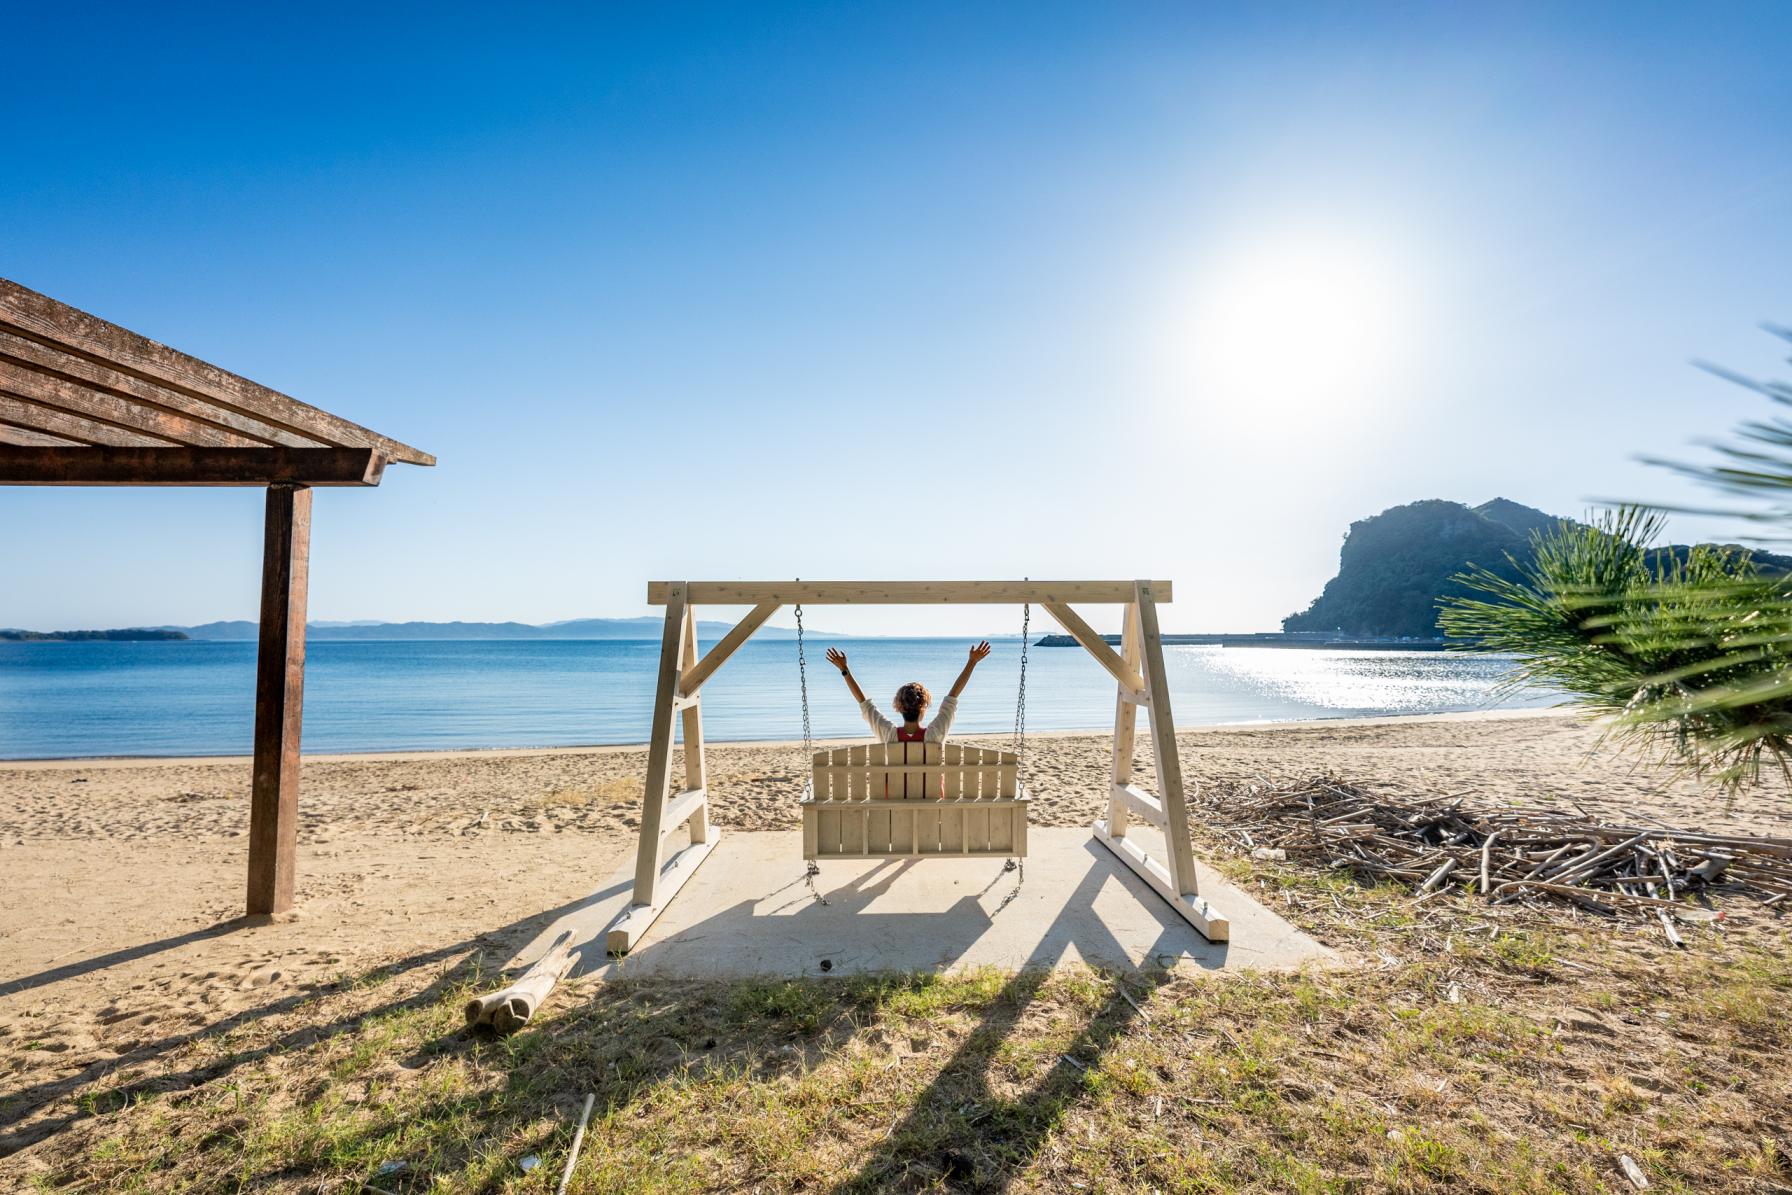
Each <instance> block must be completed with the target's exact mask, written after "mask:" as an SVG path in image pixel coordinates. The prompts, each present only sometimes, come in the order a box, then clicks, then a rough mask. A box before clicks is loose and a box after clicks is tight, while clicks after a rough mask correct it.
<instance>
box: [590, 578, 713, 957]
mask: <svg viewBox="0 0 1792 1195" xmlns="http://www.w3.org/2000/svg"><path fill="white" fill-rule="evenodd" d="M685 595H686V589H685V586H684V585H683V583H677V584H674V585H673V586H672V587H671V589H670V590H669V592H668V594H667V600H666V625H665V630H664V631H663V632H662V634H661V635H660V668H659V678H658V681H657V682H656V685H655V688H654V699H653V726H652V728H651V731H650V733H649V736H648V740H647V786H646V791H645V793H644V794H643V795H642V801H641V841H640V845H639V847H638V849H637V852H636V855H635V896H634V901H633V903H631V904H630V905H629V907H628V908H627V909H625V910H623V912H622V913H621V915H619V916H618V917H617V918H616V920H615V921H613V922H611V923H610V926H609V929H608V931H607V933H606V935H605V938H606V947H607V949H608V950H609V952H610V953H611V954H625V953H627V952H628V951H630V950H633V949H634V948H635V946H636V945H637V944H638V943H639V942H640V940H641V938H642V936H643V935H645V934H646V933H647V929H648V927H649V926H651V925H652V924H653V923H654V921H655V919H657V918H658V917H659V915H660V914H661V913H662V912H664V911H665V908H666V905H667V904H668V903H670V902H671V900H672V898H673V897H674V896H677V895H678V890H679V889H680V888H682V887H684V885H685V882H686V881H687V880H689V879H690V878H691V876H692V875H693V874H694V873H695V872H696V870H697V867H698V865H699V864H701V863H702V862H703V860H705V859H706V858H708V857H709V853H710V852H711V851H712V850H714V849H715V845H716V843H717V842H718V841H719V840H720V838H721V831H720V830H718V829H717V828H716V827H715V826H713V825H711V824H710V823H709V810H708V797H707V793H706V792H705V790H704V788H703V787H702V780H703V725H702V721H701V716H700V715H698V714H697V707H696V705H695V704H694V702H695V698H694V697H693V698H689V699H687V698H685V697H683V696H681V695H680V691H679V690H680V680H681V677H682V675H683V673H684V671H685V669H686V668H688V667H690V666H691V665H694V664H695V663H696V657H697V637H696V628H695V619H694V617H693V615H692V613H691V610H690V606H689V603H688V602H687V601H686V600H685ZM681 709H682V710H683V713H684V725H685V770H686V776H687V784H686V791H684V792H681V793H679V794H678V796H677V797H676V798H674V797H672V796H671V793H670V782H671V778H672V746H673V744H672V739H673V729H674V727H673V724H674V721H675V716H676V715H677V714H678V713H679V712H680V710H681ZM693 732H695V733H694V734H693ZM693 764H694V765H695V768H696V775H695V777H694V780H695V783H691V780H692V779H693V777H691V775H690V773H691V769H692V767H693ZM687 821H688V822H690V823H691V842H690V845H688V846H686V847H684V848H683V849H681V850H679V851H676V852H675V853H673V854H672V856H671V857H670V858H667V857H666V856H665V835H666V832H667V831H668V830H674V829H677V828H678V827H679V826H680V825H682V824H684V823H685V822H687Z"/></svg>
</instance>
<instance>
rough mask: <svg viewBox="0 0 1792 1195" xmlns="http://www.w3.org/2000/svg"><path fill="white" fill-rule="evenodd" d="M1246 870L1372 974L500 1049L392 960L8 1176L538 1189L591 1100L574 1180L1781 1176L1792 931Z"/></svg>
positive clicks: (939, 993) (1244, 978)
mask: <svg viewBox="0 0 1792 1195" xmlns="http://www.w3.org/2000/svg"><path fill="white" fill-rule="evenodd" d="M1239 876H1240V880H1241V882H1245V883H1248V884H1251V885H1254V886H1257V890H1258V891H1259V892H1261V893H1262V894H1263V897H1264V899H1266V901H1268V902H1269V903H1270V904H1271V907H1277V905H1278V904H1282V907H1283V909H1284V910H1285V911H1286V913H1287V915H1289V916H1291V917H1294V918H1295V919H1297V920H1301V919H1305V921H1306V923H1307V924H1309V925H1310V926H1311V927H1312V928H1313V929H1314V930H1315V931H1316V932H1325V933H1327V934H1328V936H1329V937H1330V938H1331V940H1333V941H1337V942H1342V943H1343V944H1344V945H1345V946H1346V947H1348V948H1351V949H1352V950H1354V951H1355V953H1356V954H1357V955H1358V956H1359V957H1360V958H1361V959H1362V962H1361V963H1360V964H1355V965H1351V966H1347V967H1343V968H1338V969H1330V970H1314V971H1309V972H1305V973H1298V974H1248V973H1247V974H1224V975H1207V974H1203V973H1198V972H1193V973H1174V974H1156V975H1140V976H1130V977H1125V978H1121V977H1117V976H1114V975H1109V974H1103V973H1099V972H1096V971H1091V970H1087V969H1067V970H1061V971H1059V972H1057V973H1055V974H1051V975H1044V974H1038V973H1027V974H1022V975H1018V976H1016V975H1008V974H1004V973H1001V972H997V971H976V972H971V973H967V974H964V975H956V976H951V977H941V976H936V975H912V976H910V975H902V976H888V977H875V978H843V979H833V980H791V981H780V982H758V983H735V984H725V983H689V982H679V983H674V982H665V981H648V980H635V979H622V980H617V981H613V982H609V983H604V984H597V983H581V984H574V985H569V986H568V987H567V988H566V989H565V990H563V992H562V993H560V994H558V995H556V997H555V998H554V1000H553V1001H552V1002H551V1003H550V1005H549V1007H548V1010H547V1011H546V1013H545V1014H544V1015H543V1016H542V1017H540V1018H539V1019H538V1020H537V1021H536V1023H534V1024H532V1025H530V1026H529V1027H528V1028H527V1029H525V1030H524V1031H523V1032H522V1033H520V1034H518V1035H516V1036H514V1037H511V1038H507V1039H494V1038H491V1037H486V1036H476V1035H469V1034H467V1033H466V1032H465V1030H464V1029H463V1027H462V1017H461V1007H462V1004H463V1002H464V1000H465V999H466V997H467V995H468V993H469V992H470V991H473V990H476V989H477V987H479V986H481V984H482V983H483V980H482V979H481V978H480V976H479V974H478V972H477V970H476V969H475V968H473V967H471V966H470V965H469V964H468V962H467V961H466V960H464V959H463V960H461V961H460V962H459V963H458V964H457V963H456V962H455V961H454V960H447V959H444V960H438V961H437V962H435V963H432V964H431V966H430V967H427V968H416V967H411V968H406V967H403V966H395V967H392V968H390V969H388V970H384V971H381V972H378V973H376V974H373V975H370V976H363V977H360V978H357V979H352V980H351V981H349V982H345V983H344V984H342V985H340V986H339V987H337V988H336V989H335V990H332V991H328V992H325V993H323V994H320V995H317V996H315V997H313V998H309V999H306V1000H304V1001H303V1002H300V1003H297V1004H296V1005H295V1006H293V1007H291V1008H288V1009H286V1010H284V1011H282V1012H280V1013H278V1014H276V1015H269V1016H266V1017H262V1018H260V1019H255V1018H250V1019H247V1020H244V1021H243V1022H242V1023H240V1024H236V1025H234V1026H231V1027H229V1028H228V1029H227V1030H224V1031H220V1032H217V1033H215V1034H202V1035H200V1036H199V1037H197V1038H195V1039H194V1040H193V1041H191V1042H189V1043H187V1044H186V1045H185V1046H183V1047H181V1048H180V1049H179V1050H177V1051H175V1052H172V1053H170V1054H169V1055H167V1056H166V1057H163V1058H161V1059H159V1060H157V1062H156V1064H155V1065H153V1066H149V1065H146V1066H144V1067H142V1068H133V1069H130V1070H120V1071H114V1072H112V1073H110V1074H107V1075H104V1076H102V1077H101V1078H99V1079H98V1080H97V1081H95V1082H93V1083H90V1084H89V1085H87V1086H86V1087H85V1088H83V1089H81V1090H80V1091H79V1092H78V1093H77V1094H76V1096H75V1098H74V1099H73V1100H72V1104H73V1108H72V1112H71V1114H70V1115H71V1119H70V1121H69V1123H68V1125H67V1126H66V1127H64V1128H63V1129H62V1130H61V1131H60V1132H58V1133H56V1134H55V1135H53V1136H52V1137H50V1138H49V1139H48V1140H46V1141H43V1142H41V1143H39V1144H38V1145H36V1146H34V1147H33V1148H32V1149H30V1150H29V1151H27V1155H22V1156H28V1158H29V1160H30V1163H31V1166H32V1167H33V1169H32V1170H31V1171H30V1172H29V1176H28V1178H26V1179H23V1180H21V1182H25V1181H28V1182H30V1183H32V1184H35V1185H36V1186H37V1187H39V1188H42V1189H56V1188H59V1187H62V1186H75V1185H81V1184H84V1189H88V1190H102V1189H103V1190H122V1191H132V1190H135V1191H145V1192H168V1191H177V1190H178V1191H185V1190H194V1191H219V1192H225V1191H246V1190H257V1191H259V1190H270V1189H271V1190H291V1191H315V1190H320V1189H324V1190H353V1189H355V1188H356V1187H357V1186H358V1185H359V1184H361V1183H365V1182H371V1183H373V1184H375V1185H376V1186H378V1187H380V1188H382V1189H384V1190H387V1191H392V1192H406V1193H414V1192H425V1191H506V1192H510V1191H514V1192H539V1191H551V1190H552V1189H553V1186H554V1184H555V1183H556V1182H557V1181H558V1173H559V1168H560V1166H561V1164H562V1163H563V1161H564V1158H565V1153H566V1149H567V1147H568V1145H569V1143H570V1138H571V1130H572V1124H573V1121H574V1119H575V1117H576V1114H577V1110H578V1107H579V1104H580V1102H581V1101H582V1097H583V1094H584V1093H585V1092H588V1091H589V1092H595V1093H596V1096H597V1102H596V1111H595V1112H594V1114H593V1118H592V1122H591V1126H590V1128H589V1130H588V1134H587V1140H586V1144H585V1147H584V1149H583V1151H582V1154H581V1158H580V1162H579V1166H578V1169H577V1171H576V1174H575V1177H574V1182H573V1187H572V1189H573V1190H575V1191H579V1192H585V1193H592V1192H611V1191H647V1192H654V1191H665V1192H678V1191H689V1190H702V1189H710V1190H740V1189H758V1190H765V1191H842V1192H853V1191H863V1192H872V1191H885V1190H921V1191H929V1190H996V1189H1010V1190H1040V1191H1060V1190H1076V1189H1083V1190H1089V1191H1107V1190H1111V1191H1121V1190H1125V1191H1144V1190H1158V1191H1166V1192H1169V1191H1179V1192H1180V1191H1188V1192H1219V1191H1238V1190H1244V1191H1278V1192H1281V1191H1287V1192H1360V1191H1368V1190H1395V1191H1411V1192H1457V1191H1496V1190H1497V1191H1535V1192H1555V1191H1621V1190H1625V1189H1627V1185H1626V1184H1625V1183H1624V1180H1623V1179H1622V1176H1621V1175H1620V1173H1619V1171H1618V1169H1617V1162H1616V1158H1617V1155H1618V1154H1619V1153H1626V1154H1628V1155H1629V1156H1631V1157H1632V1158H1634V1159H1635V1160H1636V1161H1637V1162H1638V1163H1639V1164H1640V1165H1642V1166H1643V1167H1644V1168H1645V1170H1646V1171H1647V1172H1648V1174H1649V1176H1650V1179H1651V1182H1652V1183H1653V1184H1654V1186H1655V1188H1657V1189H1660V1190H1665V1191H1695V1190H1696V1191H1737V1192H1743V1191H1760V1190H1765V1189H1769V1188H1770V1185H1771V1184H1779V1185H1781V1186H1787V1185H1792V1164H1789V1161H1788V1154H1789V1152H1792V1144H1789V1142H1788V1137H1787V1131H1788V1130H1787V1124H1786V1120H1785V1115H1784V1110H1785V1108H1786V1107H1788V1106H1792V1067H1788V1066H1787V1064H1786V1063H1787V1058H1788V1055H1789V1054H1792V1029H1789V1028H1788V1025H1787V1018H1786V1016H1785V1010H1786V1009H1787V1008H1788V1007H1792V938H1789V936H1788V934H1787V932H1786V931H1785V929H1784V928H1783V927H1779V926H1775V925H1771V924H1770V925H1767V926H1764V927H1760V928H1758V929H1757V930H1756V931H1755V932H1753V933H1750V934H1746V935H1744V934H1736V933H1731V934H1730V936H1728V937H1726V936H1725V935H1724V934H1723V933H1721V932H1718V931H1716V930H1705V929H1699V930H1697V931H1696V932H1694V933H1693V934H1692V935H1690V937H1689V941H1690V942H1691V949H1689V950H1687V951H1684V952H1671V951H1665V950H1663V949H1661V948H1660V946H1659V944H1658V942H1656V941H1654V940H1652V939H1650V938H1648V937H1646V936H1643V935H1640V934H1634V933H1610V932H1605V931H1598V932H1594V931H1588V930H1585V929H1577V928H1575V927H1573V926H1564V925H1552V924H1550V923H1547V922H1542V921H1536V922H1514V923H1512V924H1497V923H1491V922H1489V921H1487V920H1486V919H1485V918H1484V917H1483V916H1482V914H1481V913H1480V912H1479V911H1478V908H1477V906H1475V905H1473V903H1472V902H1462V903H1461V904H1460V905H1459V906H1453V907H1451V908H1450V909H1447V910H1444V909H1439V908H1437V906H1438V905H1439V904H1440V903H1441V902H1431V903H1430V904H1428V905H1426V906H1424V907H1422V908H1421V909H1419V910H1417V911H1416V912H1415V910H1414V908H1413V906H1412V903H1411V899H1410V897H1404V896H1402V895H1401V894H1398V893H1396V892H1394V891H1392V890H1389V889H1385V888H1380V887H1365V886H1362V885H1358V884H1356V883H1355V882H1353V881H1350V880H1349V879H1348V877H1341V876H1339V875H1336V874H1332V873H1321V874H1318V875H1302V874H1300V873H1298V872H1297V871H1296V869H1294V868H1292V867H1274V868H1261V869H1259V868H1247V869H1244V870H1241V871H1240V873H1239ZM1283 897H1286V898H1287V901H1286V902H1284V901H1283V899H1282V898H1283ZM1340 913H1341V914H1342V915H1340ZM1123 993H1124V994H1123ZM165 1076H176V1077H178V1078H179V1079H180V1081H179V1082H165V1081H164V1077H165ZM531 1155H533V1156H536V1157H538V1158H540V1159H541V1164H540V1165H539V1166H537V1167H536V1168H534V1169H533V1170H531V1171H527V1172H526V1171H524V1170H523V1169H522V1168H521V1166H520V1162H521V1160H522V1159H523V1158H525V1157H528V1156H531ZM17 1160H18V1159H14V1160H11V1161H9V1160H0V1186H4V1185H7V1183H6V1181H5V1180H6V1178H7V1176H8V1174H9V1173H12V1172H11V1171H9V1170H7V1169H6V1167H8V1166H9V1165H10V1164H11V1163H12V1162H16V1161H17Z"/></svg>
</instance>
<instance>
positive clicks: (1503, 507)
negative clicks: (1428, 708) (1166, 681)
mask: <svg viewBox="0 0 1792 1195" xmlns="http://www.w3.org/2000/svg"><path fill="white" fill-rule="evenodd" d="M1573 522H1574V520H1572V519H1562V518H1558V517H1556V516H1555V515H1551V514H1545V513H1544V512H1543V511H1540V510H1536V509H1534V508H1532V507H1529V506H1524V505H1521V504H1520V503H1517V502H1513V501H1511V500H1509V499H1506V498H1495V499H1493V501H1491V502H1483V503H1482V504H1481V505H1479V506H1472V507H1471V506H1465V505H1463V504H1462V503H1460V502H1446V501H1442V500H1440V499H1429V500H1426V501H1423V502H1412V503H1408V504H1407V505H1405V506H1395V507H1391V508H1389V509H1388V510H1384V511H1382V512H1381V513H1380V514H1378V515H1373V516H1371V517H1369V518H1367V519H1362V520H1359V521H1358V522H1355V523H1352V524H1351V525H1350V532H1349V534H1347V535H1346V536H1345V537H1344V547H1343V548H1342V549H1341V550H1340V551H1339V553H1338V575H1337V576H1335V577H1333V578H1332V579H1331V580H1330V581H1328V582H1327V583H1326V586H1325V590H1324V591H1323V592H1322V593H1320V595H1319V596H1318V597H1316V598H1314V599H1313V602H1312V604H1311V605H1309V606H1308V607H1307V608H1306V609H1305V610H1303V611H1301V612H1300V613H1298V614H1291V615H1289V616H1288V617H1287V618H1284V619H1283V620H1282V629H1283V630H1284V631H1322V632H1340V631H1341V632H1342V633H1344V634H1346V635H1352V636H1388V635H1395V636H1414V637H1418V638H1433V637H1436V636H1438V635H1440V634H1441V632H1440V631H1439V630H1438V629H1437V603H1438V599H1439V598H1441V597H1444V596H1445V595H1448V594H1454V593H1460V592H1462V590H1461V587H1460V586H1457V585H1455V584H1454V583H1453V582H1452V581H1451V580H1450V578H1451V577H1453V576H1455V575H1456V574H1458V573H1461V572H1464V571H1466V570H1467V569H1469V568H1470V567H1471V566H1473V565H1479V566H1481V567H1483V568H1485V569H1488V570H1489V571H1491V572H1494V573H1497V574H1499V575H1500V576H1503V577H1508V578H1516V577H1517V576H1518V571H1519V566H1520V565H1528V564H1529V563H1530V561H1531V535H1532V533H1533V532H1537V531H1548V530H1551V529H1553V528H1555V527H1559V526H1561V525H1562V524H1564V523H1569V524H1571V523H1573ZM1665 550H1667V551H1670V552H1673V553H1675V554H1676V555H1679V556H1681V557H1684V556H1685V554H1686V552H1687V551H1688V550H1689V549H1688V548H1687V547H1686V546H1684V545H1679V544H1676V545H1671V546H1669V547H1667V548H1666V549H1665ZM1745 550H1746V549H1745ZM1747 551H1748V553H1749V555H1750V556H1752V557H1753V558H1754V560H1755V562H1756V563H1757V564H1759V565H1760V566H1761V567H1762V568H1763V569H1765V570H1767V571H1769V572H1787V571H1792V556H1781V555H1778V554H1776V553H1773V552H1762V551H1758V550H1747ZM1514 561H1516V562H1517V563H1516V564H1515V563H1514Z"/></svg>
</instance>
